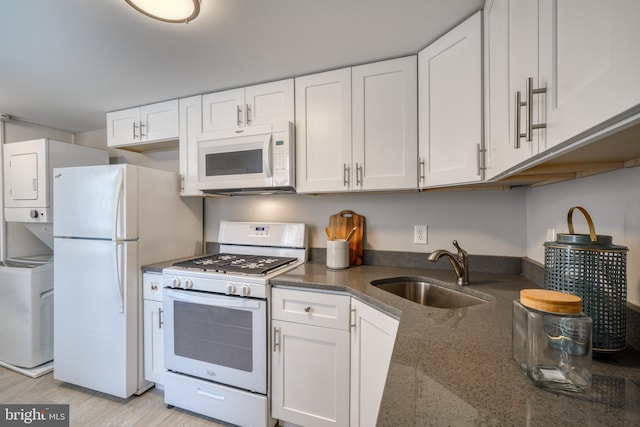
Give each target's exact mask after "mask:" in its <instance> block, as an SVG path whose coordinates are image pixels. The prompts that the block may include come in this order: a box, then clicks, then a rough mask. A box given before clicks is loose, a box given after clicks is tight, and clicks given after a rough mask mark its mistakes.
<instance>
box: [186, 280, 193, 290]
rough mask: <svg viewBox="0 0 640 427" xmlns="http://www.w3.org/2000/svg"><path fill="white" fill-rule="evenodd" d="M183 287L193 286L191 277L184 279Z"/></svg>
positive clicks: (189, 287)
mask: <svg viewBox="0 0 640 427" xmlns="http://www.w3.org/2000/svg"><path fill="white" fill-rule="evenodd" d="M184 288H185V289H191V288H193V281H191V279H187V280H185V281H184Z"/></svg>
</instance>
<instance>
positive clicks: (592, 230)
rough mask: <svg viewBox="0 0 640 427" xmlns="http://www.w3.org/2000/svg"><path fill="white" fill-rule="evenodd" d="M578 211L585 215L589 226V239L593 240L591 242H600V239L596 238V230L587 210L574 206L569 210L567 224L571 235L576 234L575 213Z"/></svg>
mask: <svg viewBox="0 0 640 427" xmlns="http://www.w3.org/2000/svg"><path fill="white" fill-rule="evenodd" d="M575 209H578V210H579V211H580V212H582V215H584V218H585V219H586V220H587V224H588V225H589V237H590V238H591V242H593V243H595V242H597V241H598V237H597V236H596V229H595V227H594V226H593V221H591V217H590V216H589V213H588V212H587V210H586V209H585V208H583V207H581V206H574V207H572V208H571V209H569V213H568V214H567V223H568V224H569V234H575V233H574V232H573V211H574V210H575Z"/></svg>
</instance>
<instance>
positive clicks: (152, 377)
mask: <svg viewBox="0 0 640 427" xmlns="http://www.w3.org/2000/svg"><path fill="white" fill-rule="evenodd" d="M142 287H143V346H144V379H145V380H147V381H151V382H154V383H156V387H158V388H163V387H162V386H163V385H164V375H165V370H164V347H163V346H164V338H163V336H162V335H163V330H162V320H163V317H162V315H163V313H162V274H159V273H144V274H143V275H142Z"/></svg>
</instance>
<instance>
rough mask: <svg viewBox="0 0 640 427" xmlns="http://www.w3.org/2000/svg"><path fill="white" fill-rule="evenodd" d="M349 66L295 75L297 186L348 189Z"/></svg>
mask: <svg viewBox="0 0 640 427" xmlns="http://www.w3.org/2000/svg"><path fill="white" fill-rule="evenodd" d="M350 167H351V68H343V69H340V70H334V71H327V72H325V73H319V74H313V75H310V76H304V77H299V78H296V171H297V177H296V189H297V191H298V192H299V193H313V192H327V191H344V190H348V186H347V185H348V177H347V173H348V171H347V170H346V168H350Z"/></svg>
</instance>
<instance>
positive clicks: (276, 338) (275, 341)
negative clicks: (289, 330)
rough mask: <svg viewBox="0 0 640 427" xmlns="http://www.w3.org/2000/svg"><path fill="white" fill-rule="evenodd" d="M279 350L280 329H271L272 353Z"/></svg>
mask: <svg viewBox="0 0 640 427" xmlns="http://www.w3.org/2000/svg"><path fill="white" fill-rule="evenodd" d="M278 348H280V328H278V327H275V326H274V327H273V352H274V353H275V352H277V351H278Z"/></svg>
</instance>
